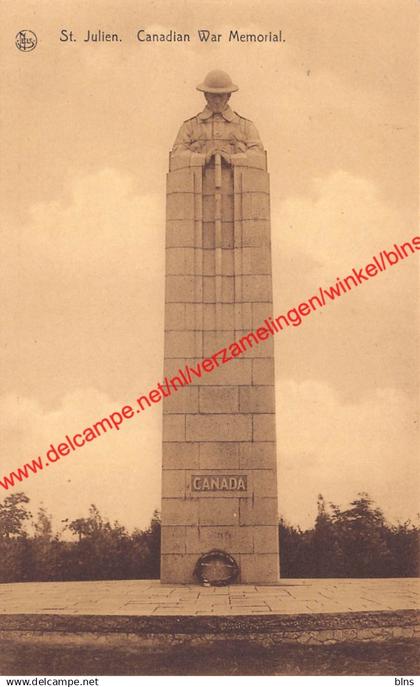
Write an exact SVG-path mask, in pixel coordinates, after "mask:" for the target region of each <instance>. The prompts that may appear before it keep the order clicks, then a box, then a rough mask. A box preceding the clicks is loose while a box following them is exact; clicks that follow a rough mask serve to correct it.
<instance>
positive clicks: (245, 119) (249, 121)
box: [233, 110, 253, 124]
mask: <svg viewBox="0 0 420 687" xmlns="http://www.w3.org/2000/svg"><path fill="white" fill-rule="evenodd" d="M233 114H235V115H236V116H237V117H239V119H242V120H243V121H244V122H247V123H248V124H253V122H252V121H251V119H248V118H247V117H243V116H242V115H240V114H239V112H236V110H234V111H233Z"/></svg>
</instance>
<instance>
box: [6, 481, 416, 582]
mask: <svg viewBox="0 0 420 687" xmlns="http://www.w3.org/2000/svg"><path fill="white" fill-rule="evenodd" d="M419 535H420V528H419V527H418V526H417V525H415V524H413V523H412V522H410V521H407V522H405V523H398V524H397V525H392V524H390V523H388V522H387V521H386V520H385V517H384V515H383V512H382V510H381V509H380V508H378V507H377V506H376V505H375V503H374V502H373V501H372V499H370V497H369V496H368V495H367V494H364V493H362V494H358V495H357V497H356V498H355V499H354V500H353V501H352V503H351V504H350V506H349V507H348V508H347V509H343V508H340V507H339V506H337V505H334V504H331V503H327V502H326V501H325V499H324V498H323V497H322V496H320V497H319V498H318V513H317V517H316V519H315V523H314V525H313V527H312V528H309V529H306V530H302V529H301V528H300V527H294V526H291V525H289V524H287V523H286V522H285V521H284V520H281V521H280V523H279V543H280V562H281V574H282V577H291V578H299V577H303V578H311V577H315V578H325V577H415V576H418V574H419V538H420V537H419ZM159 574H160V516H159V513H158V511H155V512H154V513H153V516H152V518H151V522H150V525H149V527H147V528H146V529H144V530H141V529H134V531H133V532H131V533H130V532H128V531H127V529H126V528H125V527H124V526H122V525H121V524H120V523H118V522H112V523H111V522H110V521H109V520H108V519H107V518H105V517H104V516H103V515H101V513H100V512H99V510H98V508H97V507H96V506H95V505H92V506H91V507H90V508H89V512H88V514H87V515H86V517H84V518H77V519H75V520H65V521H62V526H61V529H60V531H59V532H56V533H54V532H53V527H52V519H51V516H50V515H49V514H48V513H47V511H46V510H45V508H43V507H41V508H40V509H39V510H38V512H37V513H36V515H35V517H34V516H33V515H32V513H31V512H30V510H29V498H28V497H27V496H26V495H25V494H24V493H23V492H19V493H15V494H11V495H9V496H6V498H5V499H4V500H3V502H2V503H0V582H30V581H65V580H109V579H112V580H122V579H156V578H159Z"/></svg>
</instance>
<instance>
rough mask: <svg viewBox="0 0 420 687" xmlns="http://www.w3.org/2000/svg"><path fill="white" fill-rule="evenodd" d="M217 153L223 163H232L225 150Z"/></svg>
mask: <svg viewBox="0 0 420 687" xmlns="http://www.w3.org/2000/svg"><path fill="white" fill-rule="evenodd" d="M218 152H220V155H221V157H222V158H223V159H224V160H225V162H227V163H228V165H230V164H231V162H232V158H231V156H230V154H229V153H227V152H226V151H225V150H220V151H218Z"/></svg>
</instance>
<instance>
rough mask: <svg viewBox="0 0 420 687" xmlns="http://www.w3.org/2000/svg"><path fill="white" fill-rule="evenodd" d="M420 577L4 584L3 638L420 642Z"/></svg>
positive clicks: (157, 643)
mask: <svg viewBox="0 0 420 687" xmlns="http://www.w3.org/2000/svg"><path fill="white" fill-rule="evenodd" d="M418 587H419V581H418V580H414V579H398V580H393V579H381V580H379V579H378V580H347V579H339V580H301V579H299V580H290V579H288V580H282V581H281V582H280V583H279V584H278V585H271V586H253V585H231V586H229V587H223V588H217V587H209V588H206V587H199V586H197V585H195V586H176V585H162V584H160V583H159V581H158V580H127V581H111V582H110V581H103V582H97V581H95V582H57V583H52V582H45V583H24V584H3V585H1V587H0V591H1V594H0V640H4V641H8V642H10V641H12V642H15V643H16V644H21V643H31V644H34V643H39V644H44V645H48V646H51V645H54V644H55V645H60V646H61V645H62V646H65V645H83V646H88V645H93V646H98V647H99V646H110V647H122V646H124V647H126V648H127V647H129V646H133V647H144V648H151V649H153V650H165V648H169V647H174V646H185V645H187V646H200V645H201V646H203V645H206V646H208V645H211V644H218V643H220V642H225V641H226V640H229V642H231V643H232V642H234V643H238V644H241V643H244V644H247V645H249V644H254V645H257V646H258V645H259V646H264V647H270V646H275V645H279V644H304V645H324V644H337V643H343V642H385V641H392V640H404V639H407V640H413V639H415V638H419V636H420V623H419V616H418V612H416V609H418V607H419V605H418Z"/></svg>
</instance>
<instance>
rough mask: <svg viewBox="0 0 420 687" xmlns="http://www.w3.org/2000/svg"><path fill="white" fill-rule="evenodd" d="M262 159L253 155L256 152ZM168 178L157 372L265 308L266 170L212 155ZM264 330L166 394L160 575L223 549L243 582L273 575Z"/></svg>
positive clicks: (268, 300)
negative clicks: (161, 357) (258, 339)
mask: <svg viewBox="0 0 420 687" xmlns="http://www.w3.org/2000/svg"><path fill="white" fill-rule="evenodd" d="M259 164H260V163H259ZM177 166H178V168H177V169H173V168H172V169H171V171H170V172H169V174H168V180H167V233H166V315H165V363H164V370H165V375H166V374H168V375H173V374H175V372H176V370H177V369H178V368H179V367H184V365H185V363H186V362H188V363H190V364H194V362H195V361H197V360H199V359H200V358H203V357H205V356H208V355H212V354H213V353H214V352H215V351H217V350H218V349H219V348H222V347H223V346H225V345H227V344H228V343H229V342H230V341H232V340H239V339H240V337H241V336H245V335H246V334H247V332H249V328H250V327H251V326H252V324H253V322H254V321H256V320H257V319H258V318H259V317H261V315H262V314H264V316H267V315H268V314H271V313H272V310H273V308H272V279H271V249H270V211H269V177H268V174H267V171H266V170H265V169H262V168H261V165H260V166H259V167H258V166H253V165H252V163H249V164H245V165H243V166H241V167H231V166H229V165H223V167H222V169H221V172H222V173H221V188H220V190H219V197H218V196H217V193H216V188H215V165H214V162H213V163H211V164H210V165H208V166H205V167H203V168H202V167H188V166H184V167H181V168H179V165H177ZM276 463H277V461H276V436H275V397H274V351H273V342H272V340H270V341H267V342H265V343H264V345H262V346H255V347H250V348H248V349H247V350H246V352H245V354H244V355H243V356H242V357H241V358H240V359H235V360H233V361H232V362H230V363H229V365H226V366H221V367H220V368H218V369H215V370H214V371H213V372H212V373H211V375H203V376H202V377H201V378H200V379H194V383H193V385H192V386H189V387H188V388H185V389H182V390H180V391H179V393H177V394H174V395H173V396H171V397H169V398H165V399H163V453H162V465H163V479H162V545H161V546H162V558H161V581H162V582H164V583H183V584H192V583H194V582H197V581H196V580H194V577H193V571H194V567H195V564H196V562H197V559H198V558H199V557H200V556H201V555H202V554H204V553H207V552H208V551H210V550H212V549H220V550H223V551H226V552H227V553H229V554H230V555H231V556H233V557H234V558H235V560H236V562H237V563H238V565H239V568H240V574H239V578H238V580H237V581H238V582H239V583H243V584H251V583H252V584H273V583H275V582H277V581H278V578H279V546H278V509H277V476H276Z"/></svg>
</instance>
